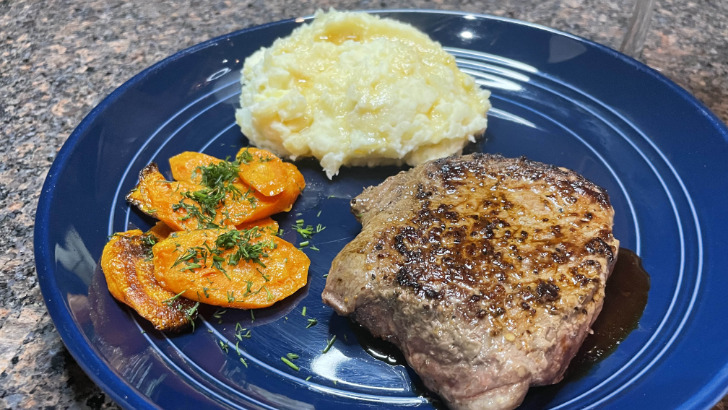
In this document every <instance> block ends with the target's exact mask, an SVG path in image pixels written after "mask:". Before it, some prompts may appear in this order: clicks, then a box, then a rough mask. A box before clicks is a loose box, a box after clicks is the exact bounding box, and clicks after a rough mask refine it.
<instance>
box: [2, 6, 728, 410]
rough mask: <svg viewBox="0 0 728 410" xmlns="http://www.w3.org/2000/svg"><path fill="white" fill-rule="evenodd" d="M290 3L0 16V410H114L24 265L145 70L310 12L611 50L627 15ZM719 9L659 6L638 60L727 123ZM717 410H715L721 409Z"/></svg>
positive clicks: (29, 11) (583, 9) (726, 57)
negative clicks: (381, 15)
mask: <svg viewBox="0 0 728 410" xmlns="http://www.w3.org/2000/svg"><path fill="white" fill-rule="evenodd" d="M303 3H304V2H299V1H292V0H272V1H263V0H243V1H236V2H233V1H229V0H213V1H196V0H186V1H185V0H179V1H170V0H163V1H138V0H134V1H126V2H124V1H105V0H104V1H99V0H96V1H88V2H87V1H79V0H56V1H47V2H36V1H27V0H16V1H2V2H0V27H2V28H3V29H2V44H1V45H0V53H1V55H2V58H1V59H0V89H1V90H2V98H1V99H0V118H1V119H2V124H3V130H2V138H3V143H2V144H0V153H1V157H2V158H3V160H2V163H0V244H1V246H0V249H2V252H0V269H2V275H0V386H1V387H0V408H41V407H52V408H109V407H116V404H114V403H113V401H112V400H110V398H109V397H108V395H106V394H105V393H104V392H102V391H101V390H100V389H99V388H98V387H96V385H95V384H94V383H93V382H92V381H91V380H90V379H89V377H88V376H86V375H85V374H84V372H83V371H82V370H81V368H80V367H79V366H78V364H76V362H75V361H74V359H73V358H72V357H71V355H70V354H69V353H68V351H67V350H66V348H65V347H64V345H63V343H62V342H61V340H60V338H59V336H58V333H57V332H56V329H55V327H54V325H53V323H52V321H51V319H50V316H49V314H48V312H47V310H46V307H45V305H44V303H43V298H42V296H41V293H40V290H39V288H38V280H37V277H36V271H35V265H34V260H33V242H32V240H33V226H34V217H35V210H36V206H37V201H38V197H39V194H40V190H41V186H42V183H43V180H44V178H45V176H46V174H47V172H48V169H49V167H50V165H51V163H52V162H53V160H54V158H55V157H56V154H57V152H58V150H59V149H60V148H61V146H62V145H63V143H64V141H65V140H66V138H68V136H69V135H70V133H71V132H72V131H73V129H74V127H75V126H76V125H77V124H78V123H79V122H80V121H81V120H82V118H83V117H84V116H85V115H86V114H87V113H88V112H89V111H90V110H91V109H92V108H93V107H94V106H95V105H96V104H98V103H99V102H100V101H101V100H102V99H103V98H104V97H105V96H106V95H108V94H109V93H110V92H111V91H113V90H114V89H115V88H116V87H118V86H119V85H121V84H122V83H123V82H125V81H126V80H128V79H129V78H131V77H132V76H133V75H134V74H136V73H138V72H139V71H141V70H142V69H144V68H146V67H148V66H149V65H151V64H153V63H155V62H157V61H159V60H161V59H163V58H164V57H167V56H169V55H171V54H173V53H174V52H176V51H178V50H180V49H183V48H186V47H188V46H191V45H194V44H196V43H198V42H201V41H203V40H206V39H209V38H212V37H215V36H219V35H222V34H225V33H228V32H232V31H235V30H238V29H241V28H244V27H249V26H252V25H257V24H261V23H265V22H269V21H274V20H279V19H284V18H291V17H298V16H302V15H309V14H312V13H313V12H314V11H315V8H325V9H326V8H329V7H335V8H337V9H341V10H344V9H379V8H428V9H460V10H464V11H470V12H478V13H486V14H494V15H499V16H508V17H512V18H516V19H521V20H526V21H530V22H534V23H538V24H542V25H546V26H550V27H553V28H556V29H560V30H564V31H567V32H571V33H573V34H576V35H579V36H582V37H586V38H588V39H591V40H594V41H597V42H600V43H602V44H605V45H607V46H610V47H613V48H617V47H618V46H619V44H620V42H621V38H622V36H623V33H624V27H626V25H627V21H628V18H629V14H630V11H631V1H627V0H619V1H615V2H609V1H597V0H563V1H552V0H545V1H539V2H533V3H534V5H532V6H529V5H527V4H526V3H528V2H521V1H516V0H506V1H470V0H469V1H463V2H461V4H459V5H451V4H449V3H454V2H445V1H443V0H429V1H426V0H410V1H395V0H382V1H377V2H374V1H368V0H361V1H357V2H345V1H341V0H334V1H320V2H318V4H317V5H316V6H308V5H304V4H303ZM726 39H728V2H726V1H723V0H703V1H701V2H694V1H682V0H659V1H658V4H657V6H656V9H655V14H654V17H653V21H652V26H651V29H650V31H649V33H648V35H647V40H646V46H645V49H644V51H643V53H642V55H641V57H639V59H640V60H641V61H642V62H644V63H645V64H647V65H649V66H650V67H653V68H655V69H657V70H659V71H660V72H662V73H663V74H664V75H666V76H667V77H669V78H670V79H672V80H673V81H675V82H676V83H678V84H679V85H680V86H682V87H684V88H685V89H686V90H688V91H689V92H690V93H692V94H693V95H695V96H696V97H697V98H698V99H699V100H701V101H702V102H703V103H705V105H707V107H708V108H709V109H710V110H712V111H713V112H714V113H715V114H716V115H718V117H719V118H720V119H722V120H723V121H728V42H727V41H726ZM718 407H720V408H725V406H724V404H723V403H719V404H718Z"/></svg>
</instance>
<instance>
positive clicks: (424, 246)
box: [323, 154, 619, 409]
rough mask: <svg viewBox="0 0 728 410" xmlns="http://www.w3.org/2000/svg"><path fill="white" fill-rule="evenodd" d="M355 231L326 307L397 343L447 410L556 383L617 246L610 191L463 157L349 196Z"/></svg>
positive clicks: (556, 172) (555, 173) (523, 162)
mask: <svg viewBox="0 0 728 410" xmlns="http://www.w3.org/2000/svg"><path fill="white" fill-rule="evenodd" d="M352 211H353V212H354V213H355V215H357V217H358V218H359V219H360V221H361V223H362V230H361V233H360V234H359V235H358V236H357V237H356V238H355V239H354V240H353V241H352V242H350V243H349V244H348V245H346V247H344V249H343V250H342V251H341V253H339V255H337V257H336V258H335V259H334V261H333V264H332V266H331V270H330V272H329V275H328V278H327V282H326V288H325V289H324V292H323V300H324V302H325V303H327V304H328V305H330V306H332V307H333V308H334V309H335V310H336V312H337V313H339V314H341V315H348V316H351V317H352V318H353V319H354V320H355V321H357V322H359V323H360V324H362V325H363V326H365V327H366V328H368V329H369V330H370V331H371V332H372V334H374V335H375V336H379V337H382V338H384V339H386V340H389V341H391V342H393V343H394V344H395V345H397V346H398V347H399V348H400V349H401V350H402V352H403V354H404V356H405V357H406V359H407V361H408V363H409V365H410V366H411V367H412V368H413V369H414V370H415V371H416V372H417V373H418V374H419V375H420V377H421V378H422V379H423V381H424V383H425V385H426V386H427V387H428V388H430V389H431V390H433V391H435V392H436V393H438V394H439V395H440V396H441V397H442V398H443V399H444V400H445V402H446V403H447V404H448V406H450V407H451V408H462V409H481V408H512V407H516V406H518V404H519V403H520V402H521V401H522V400H523V398H524V396H525V395H526V392H527V391H528V388H529V386H534V385H544V384H551V383H556V382H558V381H559V380H561V378H562V377H563V374H564V371H565V370H566V367H567V366H568V364H569V361H570V360H571V359H572V357H573V356H574V355H575V354H576V351H577V350H578V348H579V346H580V345H581V343H582V341H583V339H584V337H585V336H586V334H587V332H588V331H589V328H590V326H591V324H592V322H593V321H594V319H595V318H596V315H597V314H598V313H599V311H600V310H601V307H602V301H603V299H604V285H605V283H606V280H607V277H608V275H609V274H610V272H611V270H612V268H613V266H614V262H615V259H616V257H617V250H618V244H619V242H618V241H617V240H616V239H615V238H614V236H613V235H612V220H613V214H614V211H613V209H612V207H611V205H610V203H609V198H608V196H607V193H606V192H605V191H604V190H603V189H602V188H600V187H598V186H596V185H595V184H593V183H591V182H589V181H588V180H586V179H584V178H583V177H581V176H580V175H578V174H576V173H575V172H573V171H569V170H566V169H563V168H557V167H554V166H551V165H546V164H542V163H538V162H534V161H529V160H527V159H523V158H521V159H511V158H504V157H501V156H496V155H487V154H473V155H467V156H461V157H450V158H445V159H441V160H436V161H432V162H428V163H425V164H422V165H420V166H417V167H415V168H413V169H411V170H409V171H407V172H402V173H399V174H398V175H395V176H393V177H390V178H388V179H387V180H386V181H384V182H383V183H382V184H380V185H379V186H376V187H370V188H367V189H366V190H365V191H364V192H363V193H362V194H361V195H359V196H358V197H356V198H355V199H353V200H352Z"/></svg>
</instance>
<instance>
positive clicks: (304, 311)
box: [301, 306, 306, 316]
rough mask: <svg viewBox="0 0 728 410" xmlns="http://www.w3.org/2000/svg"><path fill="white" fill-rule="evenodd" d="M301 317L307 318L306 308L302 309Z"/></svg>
mask: <svg viewBox="0 0 728 410" xmlns="http://www.w3.org/2000/svg"><path fill="white" fill-rule="evenodd" d="M301 316H306V306H304V307H303V309H301Z"/></svg>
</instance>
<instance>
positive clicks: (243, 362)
mask: <svg viewBox="0 0 728 410" xmlns="http://www.w3.org/2000/svg"><path fill="white" fill-rule="evenodd" d="M240 363H242V364H243V366H245V367H248V362H246V361H245V359H243V358H242V357H241V358H240Z"/></svg>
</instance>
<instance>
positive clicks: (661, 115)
mask: <svg viewBox="0 0 728 410" xmlns="http://www.w3.org/2000/svg"><path fill="white" fill-rule="evenodd" d="M381 14H383V15H386V16H389V17H393V18H396V19H400V20H403V21H407V22H410V23H412V24H413V25H415V26H417V27H419V28H420V29H422V30H423V31H425V32H426V33H428V34H429V35H430V36H432V38H433V39H435V40H437V41H439V42H440V43H441V44H442V45H443V46H445V47H446V48H447V50H448V51H450V52H451V53H452V54H454V55H455V56H456V58H457V61H458V64H459V65H460V67H462V68H463V69H464V70H465V71H467V72H468V73H470V74H471V75H473V76H474V77H475V78H476V79H477V81H478V82H479V83H480V84H482V85H483V86H484V87H487V88H489V89H490V90H492V103H493V110H492V111H491V112H490V114H489V116H490V120H489V127H488V130H487V134H486V138H485V139H484V140H481V141H480V142H479V143H477V145H474V146H473V147H470V149H471V150H482V151H487V152H498V153H502V154H504V155H506V156H520V155H525V156H527V157H529V158H531V159H534V160H539V161H544V162H548V163H553V164H557V165H560V166H565V167H568V168H572V169H574V170H576V171H579V172H580V173H582V174H584V175H585V176H586V177H588V178H589V179H591V180H593V181H595V182H596V183H598V184H600V185H602V186H604V187H605V188H607V189H608V191H609V193H610V195H611V199H612V202H613V205H614V208H615V210H616V222H615V229H614V231H615V235H616V236H617V237H618V238H619V239H620V240H621V241H622V246H624V247H626V248H629V249H632V250H634V251H636V252H637V253H638V254H639V255H640V256H641V257H642V260H643V263H644V266H645V268H646V270H647V271H648V272H649V273H650V274H651V285H652V286H651V289H650V292H649V299H648V302H647V307H646V309H645V311H644V314H643V316H642V319H641V321H640V324H639V327H638V328H637V329H636V330H634V331H633V332H632V333H630V334H629V336H628V337H627V338H626V340H624V341H623V342H622V343H621V344H620V345H619V347H618V348H617V350H616V351H615V352H614V353H613V354H611V355H610V356H608V357H607V358H606V359H604V360H603V361H601V362H599V363H598V364H597V365H595V366H593V367H592V368H590V369H589V371H588V373H587V374H586V375H584V376H583V377H581V378H578V379H576V380H571V381H568V382H563V383H560V384H558V385H556V386H555V387H548V388H536V389H532V391H531V392H530V393H529V395H528V397H527V398H526V401H525V402H524V407H525V408H531V407H533V408H543V407H552V408H583V407H611V408H619V409H628V408H629V409H642V408H673V407H678V406H683V407H685V408H702V407H707V406H710V405H711V404H713V403H715V402H716V401H717V400H718V399H719V398H720V397H722V396H723V394H725V393H726V388H727V386H728V366H727V365H726V364H727V363H728V343H727V342H726V340H728V326H726V325H725V324H724V322H723V321H724V318H725V315H726V313H725V312H728V298H726V296H725V295H726V289H728V275H726V267H728V252H726V249H728V235H726V231H728V217H726V210H728V194H727V192H728V183H727V182H726V181H727V180H728V130H726V127H725V126H724V125H723V124H722V123H721V121H720V120H718V119H717V118H716V117H715V116H714V115H713V114H711V113H710V112H709V111H708V110H707V109H706V108H705V107H704V106H703V105H701V104H700V103H699V102H697V101H696V100H695V99H694V98H693V97H692V96H690V95H689V94H688V93H687V92H685V91H684V90H682V89H680V88H679V87H677V86H676V85H675V84H673V83H672V82H670V81H669V80H667V79H665V78H664V77H662V76H661V75H660V74H658V73H656V72H655V71H653V70H651V69H649V68H648V67H645V66H644V65H642V64H640V63H638V62H636V61H634V60H632V59H630V58H628V57H625V56H623V55H621V54H619V53H617V52H615V51H613V50H611V49H608V48H606V47H603V46H600V45H598V44H594V43H591V42H589V41H585V40H584V39H581V38H577V37H574V36H572V35H569V34H564V33H561V32H557V31H554V30H551V29H547V28H544V27H540V26H534V25H531V24H526V23H522V22H518V21H513V20H507V19H502V18H495V17H489V16H482V15H472V14H462V13H449V12H435V11H391V12H381ZM300 24H302V20H301V19H299V20H295V21H294V20H289V21H283V22H279V23H273V24H268V25H264V26H260V27H255V28H252V29H247V30H243V31H239V32H236V33H232V34H229V35H226V36H223V37H220V38H217V39H214V40H211V41H208V42H205V43H202V44H200V45H198V46H195V47H192V48H190V49H187V50H185V51H182V52H179V53H177V54H175V55H174V56H172V57H170V58H168V59H166V60H164V61H162V62H160V63H158V64H156V65H154V66H153V67H151V68H149V69H148V70H146V71H144V72H142V73H141V74H139V75H137V76H136V77H134V78H132V79H131V80H130V81H129V82H127V83H126V84H124V85H123V86H121V87H120V88H119V89H117V90H116V91H114V92H113V93H112V94H111V95H110V96H109V97H108V98H106V99H105V100H104V101H103V102H102V103H101V104H100V105H99V106H98V107H96V108H95V109H94V110H93V111H92V112H91V113H90V114H89V115H88V116H87V117H86V118H85V119H84V120H83V122H82V123H81V124H80V125H79V126H78V128H77V129H76V130H75V131H74V132H73V134H72V135H71V136H70V138H69V139H68V141H67V142H66V144H65V145H64V146H63V149H62V150H61V151H60V153H59V155H58V157H57V159H56V161H55V162H54V164H53V166H52V168H51V170H50V172H49V174H48V177H47V179H46V182H45V185H44V187H43V192H42V196H41V199H40V203H39V206H38V213H37V219H36V230H35V251H36V264H37V269H38V278H39V282H40V286H41V289H42V292H43V296H44V298H45V301H46V304H47V306H48V310H49V311H50V313H51V316H52V318H53V320H54V322H55V325H56V327H57V329H58V332H59V333H60V335H61V337H62V338H63V341H64V342H65V343H66V346H67V347H68V349H69V350H70V351H71V353H72V354H73V356H74V357H75V358H76V360H77V361H78V362H79V363H80V365H81V366H82V367H83V368H84V370H85V371H86V372H87V373H88V374H89V375H90V376H91V378H92V379H93V380H94V381H95V382H96V383H98V384H99V385H100V386H101V387H102V388H103V389H104V390H106V391H107V392H108V393H109V394H110V395H111V396H112V397H113V398H114V400H116V401H117V402H119V403H120V404H121V405H122V406H125V407H128V408H143V407H153V406H161V407H167V408H210V407H246V408H248V407H249V408H295V409H304V408H313V407H316V408H341V406H344V405H345V406H347V408H350V409H354V408H386V407H421V408H430V407H432V406H433V404H432V402H431V401H429V400H428V399H427V394H426V392H425V391H424V390H423V389H422V386H421V383H420V382H419V380H418V379H417V377H416V375H414V374H413V373H412V371H411V370H410V369H409V368H408V367H406V366H403V365H390V364H387V363H385V362H384V361H381V360H377V359H375V358H373V357H372V356H370V355H369V354H367V353H366V352H365V351H364V349H363V348H362V346H361V345H360V343H359V340H358V338H357V336H356V333H355V331H354V329H353V328H352V327H351V325H350V324H349V322H348V321H347V320H346V319H343V318H340V317H337V316H336V315H335V314H333V312H332V310H331V309H330V308H328V307H326V306H324V305H323V304H322V302H321V298H320V294H321V291H322V289H323V286H324V283H325V277H324V275H325V274H326V273H327V271H328V268H329V265H330V262H331V260H332V258H333V257H334V255H336V253H337V252H338V251H339V250H340V249H341V248H342V247H343V246H344V244H345V243H346V242H348V241H349V240H350V239H351V238H353V237H354V236H355V235H356V234H357V232H358V231H359V229H360V227H359V225H358V223H357V222H356V220H355V219H354V218H353V216H352V215H351V214H350V212H349V199H350V198H352V197H353V196H355V195H357V194H358V193H359V192H360V191H361V190H362V188H363V187H365V186H368V185H371V184H376V183H379V182H380V181H382V180H383V179H384V178H385V177H386V176H388V175H391V174H393V173H395V172H396V171H397V169H396V168H391V167H390V168H378V169H371V170H362V169H344V170H343V171H342V173H341V174H340V175H339V176H338V177H336V178H335V180H334V181H333V182H331V181H328V180H327V179H326V178H325V176H324V174H323V172H321V171H320V168H319V167H318V165H317V164H316V163H314V162H312V161H303V162H300V163H299V164H298V165H299V167H300V168H301V169H302V172H303V173H304V176H305V178H306V180H307V182H308V187H307V188H306V190H305V192H304V194H303V196H302V198H300V199H299V201H298V202H297V203H296V205H295V207H294V209H293V211H292V212H291V213H290V214H289V215H285V216H281V217H280V218H279V220H280V223H281V226H282V227H283V228H284V229H285V230H286V233H285V235H284V238H285V239H287V240H289V241H293V242H298V241H300V238H296V236H295V235H296V234H295V232H294V231H293V230H291V229H289V228H290V226H291V225H292V224H293V223H294V220H296V219H304V220H305V222H306V223H307V224H313V225H316V224H317V223H321V224H323V225H324V226H326V229H325V230H324V231H323V232H321V233H319V234H317V235H316V236H314V238H313V239H312V243H313V244H315V245H316V246H317V247H318V248H319V249H320V251H313V250H311V249H307V250H306V252H307V253H308V255H309V256H310V258H311V260H312V264H311V270H310V280H309V284H308V286H307V287H306V288H305V289H303V290H302V291H300V292H298V293H296V294H295V295H294V296H293V297H291V298H290V299H287V300H285V301H284V302H282V303H279V304H277V305H276V306H274V307H272V308H269V309H263V310H259V311H255V316H254V317H253V315H251V313H250V312H248V311H243V310H228V311H227V312H220V311H217V310H216V309H214V308H205V309H202V311H201V316H202V317H201V319H199V321H198V324H197V329H196V330H195V331H194V332H193V333H183V334H180V335H174V336H170V335H165V334H162V333H159V332H156V331H154V330H153V329H152V328H151V326H149V324H148V323H146V322H145V321H144V320H142V319H140V318H139V317H138V316H137V315H136V314H135V313H134V312H132V311H131V310H130V309H128V308H126V307H124V306H123V305H121V304H119V303H117V302H116V301H115V300H113V299H112V297H111V296H110V294H109V292H108V290H107V289H106V283H105V280H104V277H103V275H102V273H101V271H100V269H99V265H98V261H99V258H100V255H101V251H102V249H103V246H104V243H105V242H106V239H107V237H108V235H110V234H111V233H113V232H115V231H122V230H125V229H127V228H129V227H140V228H142V229H145V228H147V227H149V226H150V224H151V223H152V221H151V220H149V219H148V218H145V217H143V216H141V215H140V214H139V213H138V212H135V211H134V210H132V209H130V207H129V206H128V205H127V204H126V203H125V201H124V195H125V194H126V192H127V191H129V190H130V189H131V188H132V187H133V186H134V184H135V183H136V180H137V173H138V172H139V170H140V169H141V168H142V167H143V166H144V165H146V164H148V163H149V162H152V161H156V162H158V163H159V164H160V166H161V167H162V169H163V171H164V172H168V165H167V158H169V157H170V156H172V155H174V154H177V153H179V152H181V151H183V150H197V151H203V152H206V153H209V154H212V155H216V156H220V157H226V156H230V155H234V154H235V152H236V151H237V150H238V148H239V147H241V146H242V145H244V144H246V140H245V138H244V137H243V136H242V135H241V134H240V131H239V130H238V128H237V126H236V125H235V123H234V119H233V112H234V110H235V106H236V104H237V102H238V94H239V85H238V79H239V70H240V68H241V66H242V61H243V60H244V59H245V58H246V57H247V56H248V55H250V54H251V53H252V52H253V51H255V50H256V49H258V48H259V47H261V46H267V45H270V44H271V43H272V42H273V40H274V39H276V38H277V37H280V36H284V35H286V34H288V33H290V32H291V30H293V29H294V28H295V27H297V26H299V25H300ZM304 307H305V308H306V315H305V316H304V315H303V314H302V310H303V309H304ZM310 318H315V319H317V321H318V323H317V324H316V325H315V326H312V327H310V328H306V326H307V324H308V319H310ZM241 328H246V329H249V330H250V332H251V333H250V336H251V337H250V338H243V337H241V338H240V339H241V340H239V338H238V337H236V334H238V335H239V334H240V333H241V332H240V329H241ZM333 336H336V341H335V342H334V344H333V346H332V347H331V349H330V350H329V351H328V352H327V353H322V350H324V348H325V346H326V345H327V341H328V340H330V339H331V338H332V337H333ZM287 353H296V354H298V355H300V358H298V359H296V360H295V362H296V363H297V364H298V365H299V366H300V370H299V371H295V370H293V369H291V368H290V367H288V366H287V365H286V364H285V363H283V362H282V361H281V360H280V358H281V357H282V356H285V355H286V354H287ZM241 359H242V360H241ZM243 361H244V362H245V363H243Z"/></svg>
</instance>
